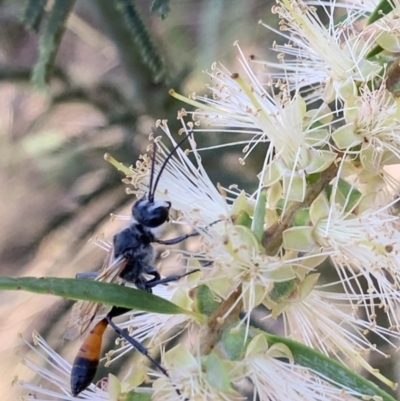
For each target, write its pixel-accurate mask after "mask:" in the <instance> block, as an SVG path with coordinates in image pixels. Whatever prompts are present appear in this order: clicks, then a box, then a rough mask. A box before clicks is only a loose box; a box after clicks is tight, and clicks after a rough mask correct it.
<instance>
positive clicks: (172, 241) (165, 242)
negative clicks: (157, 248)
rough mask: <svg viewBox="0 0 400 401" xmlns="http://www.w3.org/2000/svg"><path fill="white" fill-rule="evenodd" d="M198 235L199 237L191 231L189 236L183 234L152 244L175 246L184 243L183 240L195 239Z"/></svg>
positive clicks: (197, 233)
mask: <svg viewBox="0 0 400 401" xmlns="http://www.w3.org/2000/svg"><path fill="white" fill-rule="evenodd" d="M198 235H200V233H199V232H197V231H193V232H192V233H190V234H183V235H180V236H179V237H176V238H171V239H166V240H162V239H156V240H155V241H154V242H157V244H161V245H175V244H179V242H182V241H185V239H188V238H190V237H196V236H198Z"/></svg>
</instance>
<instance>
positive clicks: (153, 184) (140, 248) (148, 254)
mask: <svg viewBox="0 0 400 401" xmlns="http://www.w3.org/2000/svg"><path fill="white" fill-rule="evenodd" d="M191 134H192V132H189V133H188V134H186V135H185V137H184V138H183V139H182V140H181V141H180V142H179V143H178V144H177V145H176V146H175V147H174V148H173V149H172V150H171V152H170V153H169V155H168V156H167V157H166V159H165V161H164V163H163V164H162V165H161V167H160V170H159V172H158V175H157V177H156V179H155V180H154V167H155V158H156V143H154V145H153V156H152V164H151V173H150V183H149V191H148V193H147V194H146V195H145V196H143V197H142V198H141V199H139V200H138V201H137V202H136V203H135V204H134V205H133V206H132V222H131V223H130V225H129V226H128V227H126V228H124V229H123V230H121V231H120V232H119V233H117V234H116V235H114V238H113V248H112V250H111V251H110V252H109V255H108V258H107V259H106V261H105V262H104V265H103V268H102V270H101V271H100V273H99V274H96V273H95V280H100V281H108V282H112V281H114V280H115V279H117V278H118V277H120V278H121V279H122V280H124V281H126V282H129V283H133V284H135V286H136V287H137V288H139V289H141V290H144V291H148V292H151V291H152V288H153V287H155V286H156V285H159V284H163V283H168V282H171V281H177V280H179V279H180V278H181V277H183V276H186V275H187V274H191V273H194V271H191V272H189V273H186V274H182V275H171V276H168V277H165V278H161V276H160V274H159V273H158V271H157V270H156V268H155V267H154V265H153V264H154V259H155V251H154V249H153V247H152V245H151V244H152V243H159V244H163V245H173V244H177V243H179V242H181V241H184V240H185V239H187V238H189V237H192V236H196V235H199V233H198V232H196V231H195V232H193V233H191V234H185V235H182V236H179V237H177V238H172V239H168V240H160V239H158V238H157V232H158V231H160V227H161V226H162V225H163V224H164V223H166V222H167V221H168V219H169V211H170V208H171V203H170V202H167V201H163V200H156V199H155V192H156V189H157V185H158V183H159V180H160V178H161V174H162V173H163V171H164V169H165V167H166V166H167V163H168V162H169V160H170V158H171V157H172V155H173V154H174V153H175V152H176V150H177V149H178V148H179V147H180V145H182V143H183V142H184V141H185V140H186V139H187V138H188V137H189V136H190V135H191ZM195 271H197V270H195ZM146 275H147V276H153V277H152V278H151V279H147V278H146ZM92 276H93V275H92V274H90V273H89V274H85V273H83V274H82V275H78V277H92ZM101 307H102V305H100V304H97V303H93V302H87V301H81V302H78V303H77V304H75V306H74V308H73V312H72V314H71V318H70V322H69V330H68V331H67V333H66V334H65V336H64V337H65V338H67V339H74V338H76V337H77V336H79V335H80V334H83V333H84V332H85V331H86V330H87V329H88V328H89V327H90V326H91V323H92V322H93V320H94V318H95V317H96V315H97V313H98V311H99V310H100V309H101ZM125 312H128V309H125V308H119V307H112V309H111V311H110V312H109V313H108V314H107V315H106V316H105V317H104V318H103V319H102V320H100V321H99V322H97V323H96V324H95V325H94V327H92V328H91V329H90V332H89V334H88V335H87V336H86V338H85V339H84V341H83V343H82V345H81V347H80V349H79V351H78V354H77V356H76V358H75V360H74V363H73V367H72V372H71V392H72V395H73V396H77V395H78V394H79V393H80V392H82V391H83V390H84V389H86V388H87V387H88V386H89V384H90V383H91V382H92V380H93V378H94V376H95V374H96V371H97V366H98V364H99V359H100V354H101V345H102V339H103V333H104V331H105V329H106V328H107V326H108V325H110V326H111V327H112V328H113V329H114V330H115V331H116V332H117V333H118V334H119V335H120V336H121V337H122V338H124V339H125V340H126V341H128V342H129V343H130V344H131V345H132V346H133V347H135V348H136V349H137V350H138V351H139V352H141V353H142V354H143V355H145V356H146V357H147V358H148V359H149V360H150V361H151V362H152V363H153V364H154V365H155V366H156V367H157V368H158V369H159V370H160V371H161V372H162V373H163V374H165V375H166V376H168V373H167V371H166V370H165V369H164V368H163V367H162V366H161V365H160V364H159V363H157V362H156V361H155V360H154V359H153V358H152V357H151V356H150V355H149V353H148V351H147V349H146V348H145V347H144V346H143V345H141V344H140V343H139V342H138V341H136V340H135V339H134V338H132V337H130V336H129V335H128V334H127V333H125V332H124V331H123V330H121V329H120V328H119V327H118V326H116V325H115V324H114V322H113V321H112V319H113V318H114V317H116V316H119V315H121V314H123V313H125ZM177 392H178V393H179V391H178V390H177Z"/></svg>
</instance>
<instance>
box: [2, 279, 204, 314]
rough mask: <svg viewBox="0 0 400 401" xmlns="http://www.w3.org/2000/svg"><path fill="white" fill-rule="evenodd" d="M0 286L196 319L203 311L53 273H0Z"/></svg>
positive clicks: (107, 285)
mask: <svg viewBox="0 0 400 401" xmlns="http://www.w3.org/2000/svg"><path fill="white" fill-rule="evenodd" d="M0 290H13V291H15V290H23V291H28V292H34V293H37V294H51V295H58V296H60V297H63V298H67V299H73V300H84V301H93V302H98V303H102V304H106V305H114V306H120V307H123V308H127V309H139V310H143V311H146V312H154V313H162V314H179V313H184V314H186V315H189V316H192V317H194V318H195V319H199V318H200V319H201V316H202V315H199V314H197V313H194V312H192V311H188V310H186V309H183V308H180V307H179V306H177V305H175V304H173V303H172V302H170V301H167V300H166V299H163V298H160V297H158V296H156V295H153V294H151V293H149V292H147V291H143V290H138V289H135V288H129V287H125V286H122V285H118V284H110V283H102V282H99V281H93V280H86V279H73V278H55V277H41V278H38V277H19V278H13V277H0Z"/></svg>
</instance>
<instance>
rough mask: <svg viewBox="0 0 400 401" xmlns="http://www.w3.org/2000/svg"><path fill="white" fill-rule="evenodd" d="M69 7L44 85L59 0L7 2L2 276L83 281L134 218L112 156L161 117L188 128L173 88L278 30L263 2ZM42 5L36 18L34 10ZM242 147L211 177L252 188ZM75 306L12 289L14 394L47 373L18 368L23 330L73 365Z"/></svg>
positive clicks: (5, 360) (8, 335) (4, 344)
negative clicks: (106, 242) (46, 46)
mask: <svg viewBox="0 0 400 401" xmlns="http://www.w3.org/2000/svg"><path fill="white" fill-rule="evenodd" d="M64 3H66V4H67V3H69V5H67V6H66V7H67V8H68V7H69V10H68V9H67V11H66V14H67V18H66V23H65V26H66V27H65V31H64V32H63V35H62V38H61V42H60V46H59V49H58V51H57V54H56V58H55V63H54V68H53V71H52V72H51V73H47V72H46V74H42V75H45V79H46V82H43V79H41V78H40V71H39V72H38V66H36V67H35V68H34V66H35V65H36V64H37V60H38V57H39V52H40V51H42V47H43V43H44V39H43V37H44V36H45V34H47V33H48V32H49V31H50V32H51V29H52V26H51V19H52V18H53V16H52V13H53V12H54V7H53V2H52V1H45V0H36V1H35V0H34V1H30V2H28V1H16V0H10V1H4V0H0V165H1V168H0V183H1V190H0V191H1V192H0V193H1V203H0V227H1V229H0V233H1V237H0V261H1V264H0V274H1V275H10V276H56V277H74V276H75V274H76V273H77V272H82V271H88V270H97V269H98V268H99V267H100V266H101V263H102V259H103V258H104V253H103V252H102V251H101V250H99V249H98V248H97V247H96V246H95V245H93V244H91V243H89V242H88V241H89V240H90V239H91V238H93V237H96V236H98V235H104V236H105V237H106V238H108V239H111V238H112V236H113V234H114V233H115V232H116V231H117V230H118V229H119V227H121V222H120V221H115V222H110V218H109V216H110V213H119V214H121V213H122V214H123V213H125V214H129V209H130V206H131V204H132V202H133V201H134V198H133V197H132V196H128V195H127V194H126V193H125V186H124V184H122V183H121V178H122V176H121V175H120V174H118V173H117V172H116V171H115V170H114V168H113V167H112V166H111V165H109V164H108V163H106V162H105V161H104V159H103V155H104V153H106V152H109V153H111V154H112V155H113V156H114V157H116V158H117V159H118V160H120V161H122V162H124V163H125V164H128V165H129V164H134V163H135V162H136V160H137V158H138V156H139V154H140V153H144V152H145V149H146V146H147V145H148V135H149V133H150V132H151V128H152V127H154V125H155V121H156V120H157V119H168V120H169V122H170V126H171V131H172V132H177V129H178V124H177V121H176V115H177V111H178V110H179V109H180V108H182V107H185V105H184V104H182V103H180V102H178V101H176V100H174V99H173V98H172V97H170V96H169V95H168V90H169V89H170V88H174V89H175V90H176V91H178V92H180V93H183V94H185V95H188V94H190V93H192V92H194V91H195V92H197V93H202V94H207V93H208V91H207V89H206V88H205V84H206V83H208V82H209V79H208V76H207V75H206V74H205V73H204V72H203V71H204V70H206V69H209V68H210V66H211V64H212V63H213V62H214V61H220V62H222V63H223V64H224V65H225V66H226V67H228V68H229V69H230V70H231V71H232V72H233V71H235V68H237V66H238V64H237V62H236V57H237V52H236V50H235V48H234V47H233V42H234V41H235V40H239V41H240V45H241V47H242V49H243V50H244V52H245V53H246V54H248V55H250V54H257V55H260V57H266V54H267V52H268V51H269V50H268V49H269V48H270V47H271V46H272V42H273V38H272V37H271V33H270V32H268V30H266V29H265V28H263V27H262V26H260V25H258V21H259V20H260V19H263V20H264V21H268V22H270V23H271V24H273V25H274V26H277V22H278V21H277V19H276V17H275V16H272V15H271V13H270V8H271V4H269V3H270V2H268V1H265V0H249V1H245V2H244V1H242V0H225V1H222V0H221V1H214V0H202V1H200V0H193V1H188V0H172V1H171V2H170V4H169V5H170V9H171V11H170V12H169V13H168V14H167V15H164V16H161V14H160V12H159V10H157V9H155V10H154V11H153V12H152V11H150V7H151V5H152V2H151V1H149V0H140V1H139V0H137V1H133V2H131V1H118V0H85V1H82V0H81V1H79V0H78V1H75V2H74V1H69V0H68V1H65V2H64ZM128 3H130V5H132V4H133V5H134V7H135V9H133V8H132V10H133V11H135V12H136V15H131V17H132V20H133V21H137V20H138V21H139V22H137V24H136V26H135V27H134V28H133V27H132V26H130V25H129V23H127V21H126V19H125V17H126V16H125V15H123V13H122V12H121V8H122V7H124V6H126V5H127V4H128ZM154 3H156V2H154ZM160 3H162V2H160ZM165 4H167V3H165ZM29 6H31V7H32V8H31V9H29V8H28V7H29ZM117 6H118V7H119V8H118V7H117ZM40 7H43V13H36V14H39V15H36V14H35V13H34V12H33V11H32V10H34V9H36V10H38V9H40ZM52 10H53V12H52ZM164 11H165V10H164ZM40 17H41V18H40ZM135 18H136V20H135ZM140 20H141V21H140ZM140 22H141V23H142V28H140V26H141V25H140ZM138 27H139V28H138ZM28 28H29V29H28ZM149 43H150V44H149ZM32 74H33V75H34V80H33V82H32V79H31V76H32ZM35 74H36V75H35ZM205 139H206V140H207V141H208V142H209V141H210V140H211V141H215V140H216V138H205ZM236 154H237V155H236ZM240 155H241V149H232V148H231V149H230V150H229V153H228V154H223V155H221V152H219V153H218V157H217V158H216V157H215V154H213V153H212V152H205V153H203V162H204V164H205V165H206V167H207V170H208V172H209V174H210V175H211V177H212V178H213V179H217V178H216V177H218V181H220V182H222V183H224V182H226V183H232V182H235V183H238V184H243V181H242V182H241V181H240V180H246V181H247V177H244V178H240V177H238V176H237V175H236V174H235V165H236V168H237V167H238V166H239V164H238V158H239V157H240ZM236 156H237V157H236ZM215 160H218V164H217V163H215ZM221 165H222V166H224V168H222V169H221ZM228 165H229V166H230V167H229V168H228ZM254 171H255V170H254ZM221 173H223V174H224V175H222V176H221ZM249 177H251V174H249ZM249 179H250V180H251V178H249ZM245 184H246V185H251V182H246V183H245ZM122 223H123V222H122ZM71 304H72V303H71V302H67V301H63V300H60V299H58V298H56V297H52V296H39V295H31V294H27V293H18V294H17V293H13V292H1V293H0V322H1V323H0V338H1V341H0V361H1V363H0V377H1V380H0V394H2V398H3V399H17V398H18V396H19V394H20V392H21V389H20V388H19V387H18V386H11V382H12V380H13V379H14V377H15V376H16V375H18V377H20V378H23V379H25V380H29V379H31V380H33V381H35V379H34V378H33V375H32V373H31V372H30V371H28V370H27V368H25V367H24V366H22V365H21V364H20V357H19V356H18V355H17V351H18V352H19V353H20V354H24V353H25V352H26V348H24V347H21V344H22V342H21V340H20V339H19V338H18V333H22V335H23V336H24V338H26V339H28V340H30V338H31V334H32V331H33V330H37V331H38V332H40V333H41V335H43V336H44V337H45V339H46V340H47V341H49V343H50V344H51V345H52V346H53V347H54V348H55V349H56V350H58V351H60V352H61V354H62V355H63V356H65V357H66V359H67V360H68V361H69V362H72V360H73V358H74V355H75V353H76V352H77V349H78V347H79V344H78V342H77V341H76V342H73V343H67V342H65V343H64V342H63V340H62V335H63V332H64V329H65V324H66V318H65V316H66V315H67V314H68V313H67V312H68V309H69V308H70V307H71ZM110 337H112V336H110ZM110 341H111V340H110ZM103 375H104V374H103ZM99 377H102V374H101V372H99Z"/></svg>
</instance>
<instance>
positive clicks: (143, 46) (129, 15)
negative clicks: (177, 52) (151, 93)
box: [114, 0, 167, 83]
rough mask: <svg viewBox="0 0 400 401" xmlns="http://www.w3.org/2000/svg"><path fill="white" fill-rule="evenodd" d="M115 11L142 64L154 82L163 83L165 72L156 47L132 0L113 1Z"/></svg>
mask: <svg viewBox="0 0 400 401" xmlns="http://www.w3.org/2000/svg"><path fill="white" fill-rule="evenodd" d="M114 3H115V7H116V9H117V10H118V11H119V12H120V13H121V15H122V17H123V21H124V23H125V25H126V27H127V29H128V30H129V33H130V34H131V36H132V39H133V41H134V42H135V44H136V45H137V46H138V49H139V53H140V56H141V58H142V60H141V61H142V62H143V64H144V65H146V66H147V67H148V68H149V69H150V71H151V73H152V75H153V79H154V82H156V83H160V82H164V81H165V80H166V78H167V70H166V67H165V64H164V60H163V59H162V57H161V55H160V53H159V51H158V49H157V47H156V46H155V45H154V44H153V41H152V39H151V35H150V31H149V30H148V29H147V27H146V25H145V23H144V22H143V20H142V18H141V16H140V13H139V12H138V10H137V8H136V5H135V3H136V2H135V1H133V0H114Z"/></svg>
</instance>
